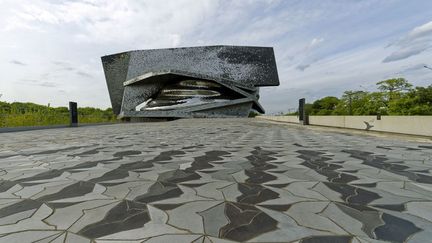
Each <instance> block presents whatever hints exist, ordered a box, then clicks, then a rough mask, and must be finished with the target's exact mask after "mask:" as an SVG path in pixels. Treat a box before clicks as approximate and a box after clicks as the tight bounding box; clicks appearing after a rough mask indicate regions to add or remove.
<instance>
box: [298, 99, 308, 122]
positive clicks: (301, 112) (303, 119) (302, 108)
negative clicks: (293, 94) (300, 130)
mask: <svg viewBox="0 0 432 243" xmlns="http://www.w3.org/2000/svg"><path fill="white" fill-rule="evenodd" d="M305 104H306V99H305V98H301V99H299V109H298V113H299V122H300V124H302V125H308V124H309V117H308V114H306V108H305Z"/></svg>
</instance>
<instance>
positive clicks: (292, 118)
mask: <svg viewBox="0 0 432 243" xmlns="http://www.w3.org/2000/svg"><path fill="white" fill-rule="evenodd" d="M255 118H259V119H265V120H271V121H280V122H289V123H297V124H299V118H298V116H256V117H255Z"/></svg>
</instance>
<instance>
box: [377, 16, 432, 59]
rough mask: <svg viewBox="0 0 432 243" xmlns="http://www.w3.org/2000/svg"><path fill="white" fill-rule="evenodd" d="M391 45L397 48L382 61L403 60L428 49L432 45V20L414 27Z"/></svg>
mask: <svg viewBox="0 0 432 243" xmlns="http://www.w3.org/2000/svg"><path fill="white" fill-rule="evenodd" d="M393 45H394V46H395V47H396V48H397V50H396V51H394V52H393V53H391V54H390V55H389V56H387V57H386V58H384V60H383V61H382V62H383V63H388V62H394V61H399V60H403V59H406V58H409V57H411V56H415V55H418V54H420V53H422V52H424V51H426V50H428V49H429V48H431V47H432V21H430V22H428V23H426V24H423V25H421V26H418V27H416V28H414V29H413V30H412V31H411V32H409V33H408V34H407V35H406V36H404V37H403V38H401V39H400V40H399V41H398V42H396V43H395V44H393Z"/></svg>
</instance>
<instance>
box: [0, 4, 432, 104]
mask: <svg viewBox="0 0 432 243" xmlns="http://www.w3.org/2000/svg"><path fill="white" fill-rule="evenodd" d="M419 1H420V2H422V3H421V4H406V1H403V0H392V1H381V0H362V1H354V0H353V1H333V0H311V1H282V0H276V1H273V0H260V1H258V0H236V1H224V0H200V1H197V0H164V1H160V0H146V1H142V0H123V1H109V0H74V1H70V0H61V1H60V0H58V1H57V0H20V1H16V0H1V2H2V7H1V8H0V16H2V17H1V18H0V36H1V37H2V38H0V53H2V55H0V73H2V78H1V80H0V93H3V94H4V96H3V99H7V100H10V101H13V100H17V101H31V102H37V103H42V104H46V103H48V102H49V103H51V104H52V105H65V104H67V102H68V101H70V100H74V101H77V102H78V103H79V104H80V105H85V106H98V107H108V106H110V101H109V96H108V91H107V88H106V84H105V79H104V74H103V69H102V66H101V62H100V59H99V57H100V56H103V55H106V54H112V53H117V52H122V51H127V50H133V49H151V48H167V47H178V46H197V45H215V44H229V45H255V46H273V47H274V48H275V54H276V60H277V65H278V71H279V76H280V80H281V86H279V87H272V88H263V89H261V91H262V95H261V97H262V98H261V101H262V102H263V104H264V106H265V108H266V110H268V111H270V112H271V111H274V110H277V109H279V108H281V107H283V106H284V105H285V104H286V105H287V106H292V105H293V104H294V105H296V103H297V102H296V100H297V99H298V97H297V96H299V95H304V96H307V97H308V99H309V100H310V99H311V98H313V97H317V98H318V97H319V96H321V95H330V94H332V95H335V92H336V93H337V92H339V90H340V89H342V88H344V87H347V88H358V86H359V83H362V82H372V84H373V82H376V81H378V80H380V79H381V78H383V77H386V76H391V75H395V74H398V72H399V73H400V70H404V69H406V68H407V67H411V66H415V65H417V64H419V63H428V60H427V57H428V54H429V57H430V52H428V50H426V51H424V45H425V43H426V41H424V40H425V39H428V38H429V40H430V29H431V28H430V22H429V23H428V24H425V25H423V26H419V27H418V28H413V27H414V26H416V25H418V23H426V22H427V21H430V10H428V9H432V2H431V1H428V0H419ZM396 12H397V13H398V14H397V15H396V14H394V13H396ZM413 13H416V14H413ZM407 29H408V30H409V29H412V31H411V32H410V33H406V32H407V31H406V30H407ZM400 36H404V37H403V38H400ZM398 38H399V41H398V42H397V43H395V44H394V45H392V46H391V48H395V49H391V48H387V49H383V48H382V46H385V43H388V42H389V40H395V39H398ZM391 51H394V52H395V54H394V55H395V57H398V58H402V57H403V56H407V55H411V54H412V53H414V52H415V51H417V52H419V54H417V55H415V56H412V57H411V58H409V59H408V60H406V59H405V60H400V61H399V62H391V63H385V64H383V63H382V60H383V59H385V57H386V56H389V55H390V52H391ZM397 51H399V53H397ZM405 52H407V53H405ZM397 55H399V56H397ZM11 60H18V61H20V62H22V63H25V64H27V65H26V66H23V65H19V64H18V65H17V64H16V63H15V64H14V63H13V62H11ZM402 74H403V75H411V76H407V77H412V79H413V80H426V78H424V77H426V76H427V74H429V75H430V71H428V70H426V69H424V71H423V70H422V69H419V70H417V71H409V72H403V73H402ZM402 74H401V75H402ZM398 75H399V74H398ZM22 80H36V81H37V84H39V85H37V84H34V83H31V82H27V83H25V82H22ZM53 84H55V87H54V85H53ZM44 85H45V86H44ZM50 86H51V87H50ZM47 87H49V88H47ZM332 92H333V93H332ZM281 104H283V105H281ZM289 104H291V105H289Z"/></svg>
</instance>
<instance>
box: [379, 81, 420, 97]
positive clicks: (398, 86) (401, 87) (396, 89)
mask: <svg viewBox="0 0 432 243" xmlns="http://www.w3.org/2000/svg"><path fill="white" fill-rule="evenodd" d="M376 84H377V85H378V89H379V90H381V91H382V92H384V93H386V94H387V95H388V96H387V100H388V101H390V100H393V99H396V98H400V94H401V93H402V92H404V91H409V90H410V89H411V87H412V84H410V83H409V82H408V81H407V80H406V79H404V78H392V79H387V80H383V81H380V82H378V83H376Z"/></svg>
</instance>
